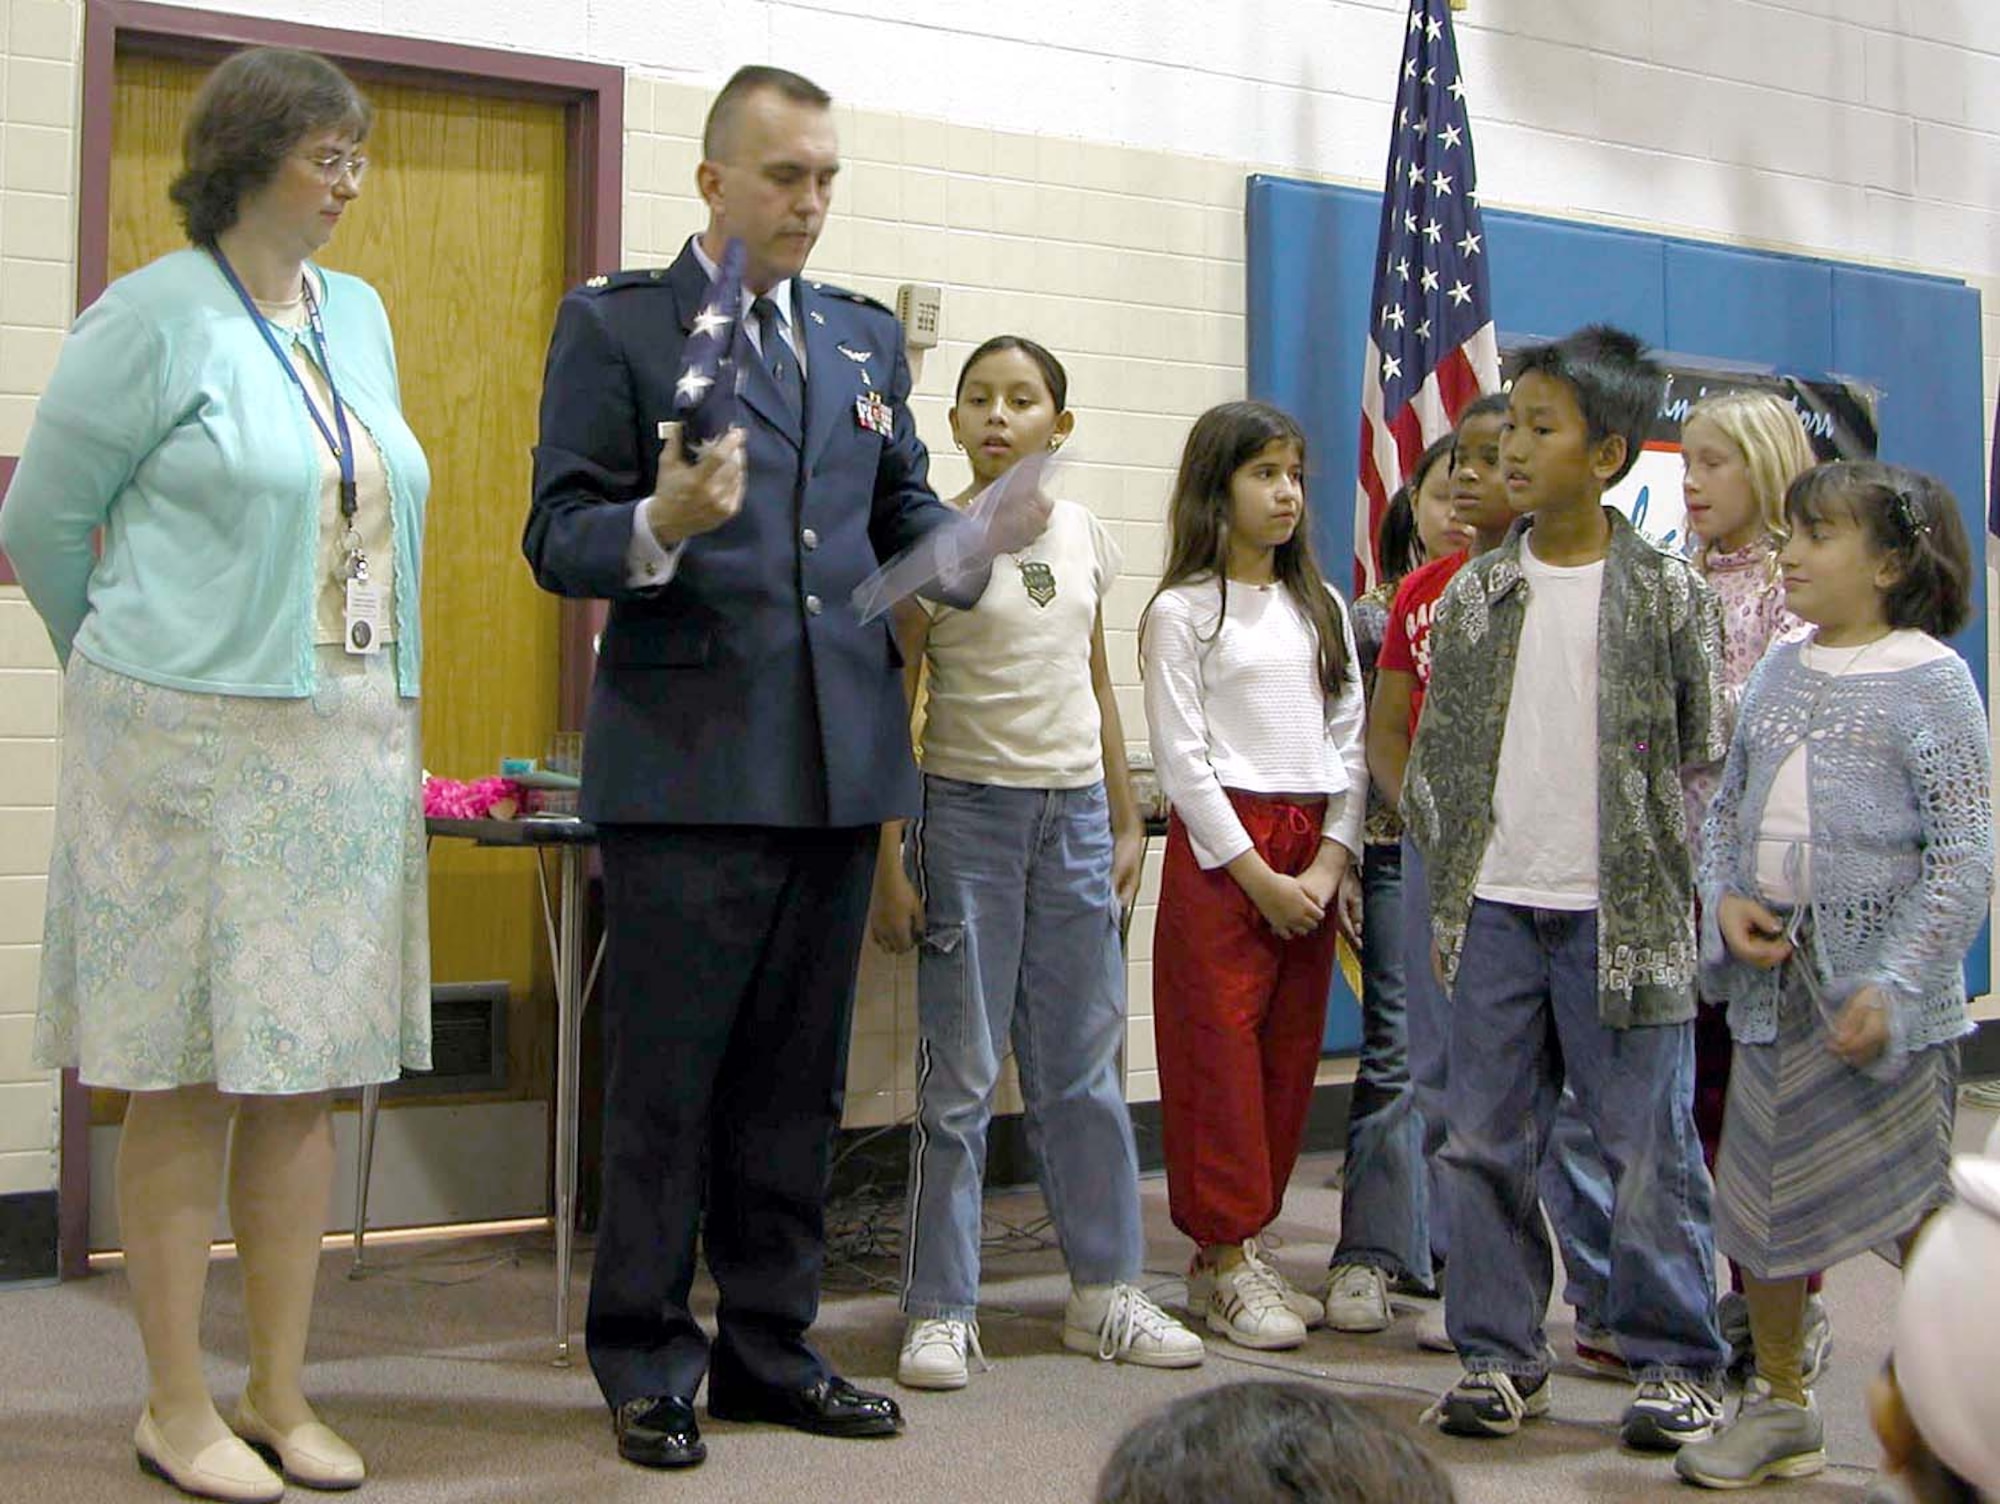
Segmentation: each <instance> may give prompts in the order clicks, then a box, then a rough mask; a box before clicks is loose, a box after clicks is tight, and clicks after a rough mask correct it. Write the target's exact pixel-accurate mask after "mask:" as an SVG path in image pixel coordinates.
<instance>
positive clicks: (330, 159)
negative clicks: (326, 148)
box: [300, 151, 368, 188]
mask: <svg viewBox="0 0 2000 1504" xmlns="http://www.w3.org/2000/svg"><path fill="white" fill-rule="evenodd" d="M300 160H301V161H302V162H304V163H305V164H306V165H307V166H309V167H311V168H312V169H313V171H315V172H317V173H318V174H319V180H320V181H321V182H322V183H324V184H326V186H327V187H329V188H331V187H332V186H333V185H334V184H335V183H337V182H339V181H340V180H341V179H342V178H345V177H352V178H353V179H354V186H355V187H357V188H359V187H360V186H361V180H362V179H363V178H365V177H367V176H368V159H367V158H366V157H364V156H362V155H361V154H360V153H359V152H351V153H350V152H344V151H330V152H324V153H322V154H320V155H319V156H313V157H301V158H300Z"/></svg>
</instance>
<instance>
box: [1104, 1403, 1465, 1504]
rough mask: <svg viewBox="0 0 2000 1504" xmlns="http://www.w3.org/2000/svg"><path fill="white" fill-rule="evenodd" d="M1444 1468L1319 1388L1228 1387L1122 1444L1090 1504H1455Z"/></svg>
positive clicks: (1163, 1415)
mask: <svg viewBox="0 0 2000 1504" xmlns="http://www.w3.org/2000/svg"><path fill="white" fill-rule="evenodd" d="M1453 1498H1454V1495H1453V1494H1452V1490H1451V1480H1450V1479H1449V1478H1448V1477H1447V1476H1446V1475H1445V1471H1444V1469H1443V1468H1441V1467H1439V1466H1438V1464H1437V1463H1436V1462H1434V1461H1432V1460H1431V1458H1430V1457H1429V1455H1428V1454H1426V1453H1425V1452H1424V1451H1423V1450H1421V1449H1420V1448H1419V1447H1418V1446H1417V1445H1416V1444H1415V1443H1414V1442H1412V1441H1411V1440H1410V1439H1409V1438H1408V1437H1406V1436H1404V1435H1403V1434H1402V1433H1400V1432H1398V1431H1396V1430H1394V1429H1392V1428H1391V1427H1390V1426H1389V1424H1388V1423H1387V1422H1385V1421H1383V1420H1381V1419H1380V1418H1379V1417H1377V1416H1375V1415H1373V1414H1371V1413H1369V1412H1368V1411H1366V1410H1363V1409H1362V1408H1361V1407H1360V1406H1358V1405H1351V1404H1349V1403H1348V1402H1347V1401H1346V1400H1343V1399H1341V1398H1340V1397H1339V1396H1338V1395H1336V1394H1334V1393H1332V1392H1331V1391H1330V1390H1327V1389H1323V1388H1321V1387H1320V1386H1318V1385H1316V1384H1301V1383H1282V1384H1272V1383H1250V1384H1225V1385H1223V1386H1222V1387H1221V1388H1219V1389H1207V1390H1204V1391H1202V1392H1201V1393H1200V1394H1192V1395H1189V1396H1187V1397H1186V1398H1185V1399H1180V1400H1176V1401H1175V1402H1174V1403H1173V1404H1171V1405H1168V1406H1167V1407H1166V1408H1165V1409H1163V1410H1159V1411H1156V1412H1154V1413H1153V1414H1152V1415H1150V1416H1148V1417H1147V1418H1146V1419H1144V1420H1142V1421H1140V1422H1139V1423H1138V1424H1137V1425H1136V1426H1134V1427H1133V1428H1132V1429H1131V1430H1130V1431H1128V1432H1126V1433H1125V1437H1124V1439H1123V1440H1122V1441H1120V1442H1119V1443H1118V1447H1117V1450H1115V1451H1114V1452H1113V1453H1112V1454H1111V1460H1110V1461H1109V1462H1107V1463H1105V1465H1104V1471H1103V1473H1101V1474H1100V1475H1099V1477H1098V1480H1097V1493H1096V1496H1095V1504H1211V1501H1213V1500H1216V1499H1228V1500H1230V1501H1231V1504H1453Z"/></svg>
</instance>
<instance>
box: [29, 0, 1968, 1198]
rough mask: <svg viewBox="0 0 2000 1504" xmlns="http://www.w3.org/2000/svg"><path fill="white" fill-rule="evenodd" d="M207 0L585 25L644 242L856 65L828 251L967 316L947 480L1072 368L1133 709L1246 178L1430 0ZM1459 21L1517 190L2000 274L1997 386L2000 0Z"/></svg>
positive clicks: (1367, 163) (540, 27)
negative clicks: (745, 117) (1048, 366)
mask: <svg viewBox="0 0 2000 1504" xmlns="http://www.w3.org/2000/svg"><path fill="white" fill-rule="evenodd" d="M194 3H197V4H203V5H207V6H209V7H210V8H214V9H228V10H235V11H246V12H251V13H256V14H263V15H269V16H274V17H282V18H285V19H291V20H296V21H301V22H308V23H313V24H320V25H326V26H334V27H348V28H355V29H362V30H376V31H404V32H411V33H413V34H419V35H423V36H428V37H434V38H438V39H444V40H452V41H461V42H467V43H473V44H478V45H483V46H494V47H512V48H518V49H521V50H538V51H539V50H547V49H548V48H550V47H551V46H560V47H561V48H562V50H564V51H565V52H567V53H569V54H571V55H574V56H578V57H583V58H587V59H590V60H593V61H600V62H608V63H614V64H618V65H621V66H624V67H626V68H627V69H629V70H630V71H631V73H632V81H631V85H630V88H629V91H628V101H629V113H628V121H627V124H628V147H629V156H628V168H627V185H626V186H627V200H626V202H627V214H628V217H627V226H626V246H625V259H626V261H627V262H641V263H643V262H649V261H661V260H665V259H667V258H668V257H670V256H671V255H672V254H674V252H675V251H676V250H677V249H678V247H679V244H680V241H681V239H682V238H683V237H684V236H685V235H686V234H687V233H688V232H689V231H690V230H691V229H693V228H694V227H695V225H696V223H697V221H698V218H699V215H698V210H697V208H696V205H695V203H694V201H693V196H692V175H693V167H694V160H695V146H694V138H695V135H696V133H697V132H698V129H699V123H700V115H701V111H702V108H703V105H704V102H705V96H706V93H707V91H708V90H709V89H711V88H712V87H713V86H714V84H715V83H717V82H719V81H720V79H721V78H722V77H724V76H725V75H726V74H727V73H728V72H729V71H730V70H731V69H732V68H733V67H735V66H736V65H738V64H739V63H742V62H750V61H771V62H778V63H784V64H787V65H790V66H795V67H801V68H803V69H804V70H805V71H807V72H809V73H811V74H812V75H813V76H814V77H816V78H817V79H819V81H820V82H822V83H823V84H825V85H826V86H827V87H829V88H830V89H832V90H833V91H834V93H835V94H836V95H837V96H838V97H839V98H840V99H841V100H842V113H841V125H842V132H843V141H844V145H845V149H846V154H847V157H848V159H849V162H850V168H849V171H848V173H847V174H846V175H845V176H844V178H843V181H842V185H841V189H840V194H839V201H838V203H837V206H836V218H835V220H834V223H833V225H832V226H831V227H830V228H829V230H828V232H827V235H826V238H825V239H824V240H823V242H822V244H821V247H820V251H819V254H818V256H817V258H816V260H815V270H816V271H817V272H818V273H819V274H820V275H822V276H825V277H827V278H829V279H833V280H839V281H843V282H846V283H848V284H850V285H853V286H856V287H859V288H861V289H862V290H864V291H868V292H872V293H875V294H876V295H878V296H881V295H885V294H888V293H890V292H891V291H892V290H893V288H894V286H895V284H897V283H899V282H903V281H931V282H938V283H941V284H943V285H944V286H945V287H946V289H947V291H946V310H945V335H946V343H945V344H944V345H943V346H942V347H941V348H940V349H938V350H937V351H935V352H933V353H932V355H931V357H930V361H929V364H928V365H927V367H926V369H925V371H924V372H923V375H922V379H921V380H920V382H919V386H918V401H917V409H918V415H919V421H920V423H921V425H922V427H923V431H924V433H925V435H926V437H927V438H928V439H929V440H930V442H931V443H932V445H933V448H934V450H935V451H938V460H937V479H938V482H939V484H940V486H941V487H956V485H957V484H958V483H959V482H960V481H961V480H962V479H963V474H964V472H963V469H962V467H961V465H960V463H959V462H958V461H957V459H956V457H955V456H953V455H952V454H951V453H950V450H949V444H948V439H947V436H946V434H945V430H944V426H943V420H942V408H943V401H944V396H945V393H946V392H947V389H948V381H949V378H950V376H951V375H952V373H953V372H954V371H955V370H956V365H957V361H958V359H959V358H960V357H961V356H962V354H963V352H964V351H965V349H967V348H968V347H969V344H970V343H971V342H973V341H976V340H977V339H979V338H982V337H984V336H985V335H987V334H990V333H993V332H995V331H997V330H1000V329H1002V328H1010V329H1018V330H1021V331H1023V332H1026V333H1030V334H1033V335H1035V336H1037V337H1038V338H1042V339H1044V340H1046V341H1047V342H1048V343H1049V344H1051V345H1052V346H1053V347H1054V348H1056V349H1057V350H1058V351H1060V352H1061V353H1062V354H1063V356H1064V357H1065V359H1066V360H1067V361H1068V363H1069V364H1070V368H1071V372H1072V377H1073V386H1074V392H1075V401H1076V404H1077V407H1078V411H1079V428H1078V436H1077V440H1076V443H1075V446H1074V452H1075V453H1076V455H1077V458H1078V463H1077V464H1076V465H1075V466H1074V467H1073V468H1072V469H1071V471H1070V480H1069V482H1068V489H1069V491H1070V493H1071V494H1072V495H1074V496H1075V498H1076V499H1077V500H1079V501H1082V502H1084V503H1086V504H1088V505H1089V506H1091V507H1092V508H1093V509H1094V510H1096V511H1097V513H1098V515H1099V516H1101V517H1102V518H1104V519H1105V521H1106V522H1107V523H1108V524H1109V525H1110V526H1111V527H1112V528H1113V529H1114V530H1115V531H1116V532H1118V534H1119V535H1120V541H1121V542H1122V543H1123V544H1124V545H1125V550H1126V558H1127V565H1128V570H1127V578H1126V579H1125V580H1124V581H1123V582H1121V584H1120V587H1119V590H1118V594H1117V596H1116V597H1115V599H1114V601H1113V603H1112V608H1111V610H1110V612H1109V616H1108V622H1107V625H1108V626H1109V627H1110V628H1111V635H1112V641H1111V646H1112V658H1113V666H1114V672H1115V674H1116V676H1117V678H1118V680H1119V683H1120V684H1121V686H1122V689H1121V694H1122V699H1123V704H1124V710H1125V719H1126V729H1127V733H1128V736H1129V737H1131V738H1132V739H1134V740H1135V741H1136V740H1139V739H1140V738H1142V736H1143V720H1142V718H1141V716H1140V714H1139V706H1138V703H1137V696H1136V693H1135V689H1134V686H1135V684H1136V664H1135V661H1134V643H1133V636H1132V628H1133V625H1134V622H1135V621H1136V616H1137V611H1138V608H1139V606H1140V604H1141V603H1142V602H1143V599H1144V596H1145V593H1146V590H1147V581H1148V577H1149V574H1150V573H1151V571H1153V570H1155V569H1156V568H1157V566H1158V562H1159V550H1160V546H1161V541H1162V540H1161V527H1160V521H1161V512H1162V505H1163V500H1164V495H1165V485H1166V480H1167V477H1168V473H1169V471H1170V469H1171V465H1172V462H1173V458H1174V453H1175V450H1176V447H1177V445H1178V443H1179V440H1180V436H1181V435H1182V434H1183V433H1184V432H1185V428H1186V424H1187V421H1188V419H1189V418H1191V417H1192V416H1193V415H1194V414H1195V413H1196V412H1198V411H1200V410H1201V409H1202V408H1203V407H1205V406H1206V405H1208V404H1209V403H1211V402H1214V401H1217V400H1220V399H1222V398H1224V397H1227V396H1230V395H1233V394H1236V393H1237V392H1238V391H1239V390H1240V386H1241V379H1242V378H1241V360H1242V353H1243V320H1242V306H1241V300H1242V244H1241V239H1242V234H1241V181H1242V178H1243V175H1244V174H1245V173H1246V172H1248V171H1251V170H1256V169H1258V168H1263V169H1268V170H1279V171H1286V172H1293V173H1300V174H1305V175H1312V176H1319V177H1326V178H1333V179H1339V180H1344V181H1350V182H1356V183H1361V184H1372V183H1374V182H1376V181H1379V176H1380V172H1381V160H1382V153H1383V149H1384V142H1385V139H1386V131H1387V101H1388V97H1389V93H1390V88H1391V83H1392V72H1393V58H1394V55H1395V51H1396V48H1397V44H1398V41H1399V36H1400V27H1401V24H1402V16H1403V14H1404V5H1403V0H1308V3H1303V4H1299V5H1293V6H1286V7H1267V6H1248V5H1241V6H1224V7H1218V6H1215V5H1213V4H1204V3H1197V0H1097V3H1094V4H1091V5H1085V6H1079V5H1076V4H1074V3H1069V0H1062V3H1057V0H1018V3H1017V4H1016V5H1015V6H1014V7H1013V8H1012V9H1010V11H1009V13H1008V25H1007V27H1006V31H1007V33H1008V35H1007V36H996V35H994V34H992V32H991V30H990V29H989V28H988V27H987V25H986V22H987V20H988V19H989V18H987V17H985V16H983V15H982V14H981V13H978V12H974V11H970V10H968V9H967V8H965V7H964V6H963V5H962V4H957V3H946V0H902V3H900V4H898V5H897V6H896V7H894V8H893V10H894V19H884V18H883V17H882V16H881V14H880V10H881V8H873V9H871V8H867V7H852V6H847V5H838V4H832V3H826V0H477V3H474V0H431V3H428V4H426V5H424V6H422V7H416V8H412V7H407V6H402V5H394V4H392V3H391V0H194ZM413 11H414V15H413V14H412V12H413ZM78 12H79V7H78V6H77V5H76V4H74V3H72V0H0V28H4V29H0V64H4V73H0V78H4V82H5V92H4V95H0V133H4V142H0V454H4V453H11V452H14V449H15V447H16V446H17V445H18V442H19V438H20V434H21V432H22V431H23V429H24V427H25V423H26V421H27V417H28V415H29V412H30V410H31V406H32V396H33V394H34V393H35V392H37V391H38V390H39V389H40V385H41V382H42V380H43V379H44V378H45V375H46V372H47V370H48V367H49V363H50V361H51V360H52V358H53V350H54V343H55V341H54V337H53V331H57V330H59V329H60V328H61V327H63V325H64V324H65V323H66V322H67V310H68V308H69V304H70V299H71V286H72V275H73V272H72V258H73V250H72V229H71V222H72V219H73V213H74V209H73V203H72V190H73V184H74V181H75V166H74V131H73V128H72V125H73V120H74V116H75V67H74V59H75V56H76V50H75V49H76V39H77V34H78V26H77V16H78ZM1233 19H1240V24H1232V21H1233ZM1459 26H1460V45H1461V49H1462V51H1463V53H1464V56H1465V60H1466V69H1467V74H1468V83H1469V87H1470V88H1471V90H1472V96H1471V103H1472V108H1473V111H1474V120H1475V130H1476V133H1477V142H1478V147H1479V153H1480V166H1481V176H1482V182H1483V184H1484V187H1485V193H1486V198H1487V201H1488V202H1489V203H1490V204H1493V205H1496V206H1507V207H1519V208H1527V209H1534V210H1541V211H1545V212H1557V213H1563V214H1568V215H1572V216H1580V217H1585V218H1590V219H1598V220H1605V221H1610V222H1617V223H1627V224H1634V225H1640V226H1644V227H1649V228H1657V229H1665V230H1671V231H1676V232H1681V233H1692V234H1696V235H1700V236H1706V237H1710V238H1714V239H1718V240H1725V241H1730V242H1736V243H1744V244H1754V245H1763V246H1773V247H1779V248H1786V249H1797V250H1803V251H1809V252H1821V253H1827V254H1833V255H1840V256H1848V257H1853V258H1856V259H1861V260H1870V261H1881V262H1890V263H1895V264H1900V265H1908V266H1913V267H1917V268H1920V269H1925V270H1934V271H1941V272H1948V273H1953V274H1956V275H1961V276H1966V277H1968V278H1969V279H1970V280H1972V281H1973V282H1974V283H1975V285H1977V286H1979V287H1980V289H1981V290H1982V292H1983V293H1986V294H1988V295H1989V312H1988V314H1987V320H1988V331H1989V334H1990V335H1991V336H1992V337H1990V338H1989V339H1988V341H1987V346H1986V347H1987V351H1988V360H1987V386H1988V393H1989V397H1990V396H1991V395H1992V394H1993V392H1994V391H1996V390H2000V322H1996V321H2000V296H1994V295H2000V219H1996V216H2000V173H1996V169H1995V164H1996V163H2000V151H1996V147H2000V140H1996V137H2000V12H1996V11H1994V10H1993V9H1992V8H1991V7H1988V6H1985V5H1972V4H1953V5H1940V4H1936V3H1934V0H1615V3H1608V0H1473V4H1472V7H1471V9H1470V10H1468V11H1466V12H1464V13H1462V14H1461V16H1460V18H1459ZM1015 38H1044V39H1048V40H1047V41H1045V42H1040V43H1037V42H1028V41H1021V40H1014V39H1015ZM947 119H948V120H950V121H951V122H952V123H951V124H949V125H947V124H945V123H943V122H945V121H946V120H947ZM10 594H11V593H9V592H0V868H4V869H5V871H4V873H0V1190H6V1189H16V1188H23V1187H38V1186H40V1185H42V1184H46V1183H47V1181H46V1178H45V1163H46V1147H47V1145H48V1144H49V1143H50V1142H52V1128H51V1127H50V1126H49V1123H48V1114H47V1111H46V1105H47V1104H46V1099H45V1091H46V1088H45V1086H43V1085H42V1084H41V1083H40V1079H39V1078H38V1077H36V1076H35V1075H34V1073H31V1072H29V1071H28V1070H27V1065H26V1035H25V1031H24V1027H25V1026H24V1025H23V1024H22V1023H21V1019H22V1018H23V1017H24V1016H25V1013H26V1010H27V1008H28V1007H29V1006H30V1000H31V998H32V984H33V975H34V952H33V939H34V937H35V935H36V934H38V933H39V927H38V919H37V918H36V915H37V914H38V909H39V892H40V882H41V878H40V870H41V869H40V866H39V865H38V863H37V860H36V856H37V853H38V852H39V851H40V850H41V847H40V846H37V845H36V842H37V841H38V840H39V841H40V842H41V843H42V846H45V845H46V833H45V832H46V816H47V802H48V797H49V795H48V788H49V786H50V785H51V784H52V781H53V776H54V772H53V743H52V738H53V736H54V733H55V699H54V680H53V676H52V674H51V671H50V665H49V664H48V661H47V657H46V648H45V647H44V646H42V645H41V643H40V640H39V637H38V635H37V634H36V633H35V632H34V631H32V630H28V629H27V628H26V627H23V626H20V625H19V624H18V621H17V619H18V618H21V617H24V616H25V608H24V607H22V606H20V605H19V603H18V597H17V596H16V597H13V598H12V599H10V598H9V597H10ZM38 822H39V823H38ZM38 832H40V834H38ZM17 853H22V854H20V855H17ZM1151 865H1152V869H1153V870H1152V871H1150V872H1149V878H1148V884H1147V888H1146V898H1147V901H1148V903H1150V899H1151V896H1152V893H1153V891H1154V884H1155V883H1156V881H1157V858H1156V859H1155V861H1154V862H1153V863H1152V864H1151ZM17 867H26V868H30V869H33V870H29V871H26V872H20V873H16V872H15V871H14V869H15V868H17ZM8 874H11V875H8ZM1150 936H1151V928H1150V913H1149V912H1145V913H1142V914H1141V916H1140V922H1139V923H1138V924H1137V926H1135V932H1134V943H1133V974H1132V984H1133V987H1132V997H1133V1004H1134V1022H1133V1029H1132V1036H1131V1048H1130V1050H1129V1052H1128V1064H1129V1066H1130V1068H1131V1071H1132V1079H1131V1087H1132V1094H1133V1095H1134V1096H1135V1097H1137V1098H1144V1097H1149V1096H1151V1095H1153V1094H1154V1091H1155V1089H1156V1082H1155V1079H1154V1077H1153V1075H1152V1064H1153V1061H1152V1050H1151V1033H1150V1028H1149V1021H1148V1020H1147V1019H1146V1017H1145V1011H1146V1008H1147V1006H1148V1003H1147V999H1148V998H1149V996H1150V977H1149V975H1148V964H1149V962H1148V958H1149V956H1150ZM863 998H864V1001H863V1005H862V1010H861V1013H860V1016H859V1018H858V1019H857V1033H856V1048H855V1053H854V1076H853V1083H852V1084H853V1092H852V1095H851V1106H850V1117H851V1119H852V1120H854V1121H856V1122H876V1121H884V1120H887V1119H888V1118H890V1117H892V1116H894V1115H897V1114H899V1113H901V1112H902V1111H905V1110H907V1106H908V1101H909V1090H910V1084H911V1082H910V1064H909V1061H910V1054H911V1051H910V1049H909V1047H908V1046H909V1031H910V1010H911V997H910V975H909V972H908V968H907V965H906V966H904V967H902V968H898V967H892V966H890V965H888V964H887V962H886V961H885V960H883V959H882V958H878V957H871V959H870V961H869V963H868V966H867V968H866V971H865V974H864V978H863ZM17 1083H18V1084H22V1085H26V1086H28V1087H29V1088H30V1089H31V1092H40V1093H43V1094H44V1095H37V1096H36V1097H35V1098H34V1100H33V1101H32V1102H31V1103H30V1104H29V1106H28V1107H27V1108H25V1109H24V1110H23V1112H22V1113H18V1114H17V1113H15V1112H14V1111H13V1110H12V1107H11V1105H10V1104H9V1102H8V1101H7V1100H6V1098H7V1096H8V1090H7V1089H8V1087H9V1086H11V1085H13V1084H17ZM23 1124H28V1125H30V1126H33V1125H36V1124H39V1125H40V1127H39V1136H37V1137H34V1138H33V1142H32V1143H31V1145H30V1147H29V1148H28V1149H27V1150H20V1149H15V1148H14V1142H15V1138H16V1137H17V1136H18V1135H19V1133H20V1131H21V1129H22V1126H23ZM10 1151H11V1152H10ZM24 1153H25V1154H26V1156H27V1159H26V1160H23V1159H22V1158H21V1156H22V1155H23V1154H24ZM30 1162H32V1173H30V1171H29V1170H28V1169H26V1168H23V1166H25V1165H28V1164H29V1163H30ZM24 1176H25V1177H26V1178H22V1177H24Z"/></svg>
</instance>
